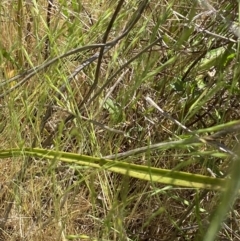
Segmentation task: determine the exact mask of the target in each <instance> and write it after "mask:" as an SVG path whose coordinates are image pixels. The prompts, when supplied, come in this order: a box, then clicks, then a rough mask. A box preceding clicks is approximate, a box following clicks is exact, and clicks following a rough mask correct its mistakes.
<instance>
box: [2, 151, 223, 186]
mask: <svg viewBox="0 0 240 241" xmlns="http://www.w3.org/2000/svg"><path fill="white" fill-rule="evenodd" d="M19 156H31V157H38V158H46V159H49V160H54V161H56V160H57V161H62V162H65V163H69V164H76V165H84V166H89V167H93V168H99V169H103V170H107V171H112V172H115V173H119V174H122V175H128V176H130V177H134V178H138V179H142V180H146V181H152V182H158V183H162V184H167V185H175V186H183V187H188V188H203V189H211V190H219V189H224V186H225V182H226V181H225V179H219V178H212V177H207V176H203V175H197V174H191V173H186V172H179V171H172V170H167V169H161V168H155V167H151V166H144V165H136V164H131V163H127V162H123V161H113V160H108V159H103V158H98V157H92V156H85V155H79V154H75V153H68V152H61V151H54V150H46V149H39V148H33V149H30V148H25V149H8V150H3V151H0V158H7V157H19Z"/></svg>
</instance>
